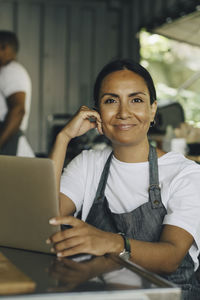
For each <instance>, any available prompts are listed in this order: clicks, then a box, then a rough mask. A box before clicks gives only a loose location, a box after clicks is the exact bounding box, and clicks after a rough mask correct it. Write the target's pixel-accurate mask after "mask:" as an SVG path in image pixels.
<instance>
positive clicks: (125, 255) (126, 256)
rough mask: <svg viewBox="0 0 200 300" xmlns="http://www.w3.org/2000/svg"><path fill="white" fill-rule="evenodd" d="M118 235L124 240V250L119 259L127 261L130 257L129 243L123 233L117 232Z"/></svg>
mask: <svg viewBox="0 0 200 300" xmlns="http://www.w3.org/2000/svg"><path fill="white" fill-rule="evenodd" d="M119 234H120V235H121V236H122V237H123V239H124V250H123V251H122V252H120V253H119V257H120V258H122V259H124V260H128V259H129V258H130V256H131V246H130V241H129V239H128V238H127V237H126V236H125V234H124V233H123V232H119Z"/></svg>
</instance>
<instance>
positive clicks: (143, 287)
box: [0, 247, 181, 300]
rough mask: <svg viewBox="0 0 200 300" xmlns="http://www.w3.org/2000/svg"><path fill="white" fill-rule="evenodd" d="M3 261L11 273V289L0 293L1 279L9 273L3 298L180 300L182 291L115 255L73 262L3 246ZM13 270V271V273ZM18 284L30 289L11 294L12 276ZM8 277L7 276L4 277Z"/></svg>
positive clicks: (0, 250)
mask: <svg viewBox="0 0 200 300" xmlns="http://www.w3.org/2000/svg"><path fill="white" fill-rule="evenodd" d="M0 254H1V255H2V256H0V258H1V257H2V260H3V259H4V263H5V260H7V263H8V265H9V266H10V267H13V268H10V271H8V273H9V272H11V277H10V278H11V281H12V280H13V282H11V283H10V287H9V286H8V288H7V289H6V291H5V289H4V292H2V293H1V278H2V279H3V278H4V283H5V282H6V280H5V278H9V274H7V275H8V276H7V275H6V272H5V270H4V272H2V271H1V259H0V298H2V297H3V299H7V300H8V299H9V300H17V299H30V300H31V299H43V300H45V299H55V300H56V299H73V300H76V299H81V300H83V299H87V300H89V299H104V300H107V299H108V300H109V299H113V300H114V299H115V300H117V299H118V300H125V299H132V300H134V299H137V300H147V299H149V300H151V299H155V296H158V295H159V299H160V300H170V299H171V300H179V299H180V295H181V291H180V289H179V288H178V287H177V286H175V285H173V284H171V283H169V282H168V281H166V280H164V279H162V278H161V277H160V276H158V275H156V274H154V273H151V272H148V271H146V270H145V269H143V268H141V267H139V266H137V265H135V264H133V263H132V262H126V261H123V260H121V259H120V258H118V257H117V256H115V255H109V256H100V257H92V256H89V255H84V256H83V255H82V256H77V257H74V258H73V259H72V258H70V259H63V258H62V259H58V258H56V256H55V255H51V254H44V253H38V252H32V251H26V250H20V249H13V248H7V247H0ZM13 270H14V271H13ZM17 272H19V274H20V275H19V278H20V279H18V285H19V283H20V282H21V283H22V281H23V280H25V281H26V283H27V282H28V284H29V285H30V287H31V288H30V290H28V291H27V290H24V292H23V291H19V292H16V291H14V292H13V291H12V287H13V286H14V279H13V276H14V275H13V274H14V273H15V274H18V273H17ZM5 276H7V277H5Z"/></svg>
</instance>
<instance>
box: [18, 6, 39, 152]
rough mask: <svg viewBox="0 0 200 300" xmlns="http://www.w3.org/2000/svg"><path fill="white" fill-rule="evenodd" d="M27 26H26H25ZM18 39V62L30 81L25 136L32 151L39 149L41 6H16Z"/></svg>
mask: <svg viewBox="0 0 200 300" xmlns="http://www.w3.org/2000/svg"><path fill="white" fill-rule="evenodd" d="M27 24H28V26H27ZM17 28H18V31H17V34H18V37H19V41H20V51H19V54H18V60H19V61H20V62H21V63H22V64H23V65H24V66H25V67H26V69H27V70H28V72H29V75H30V77H31V81H32V103H31V111H30V118H29V126H28V130H27V135H28V137H29V140H30V143H31V145H32V147H33V149H38V148H39V139H38V136H40V114H39V110H40V105H41V99H40V80H41V74H40V28H41V6H40V5H37V4H31V5H27V4H21V3H19V5H18V26H17Z"/></svg>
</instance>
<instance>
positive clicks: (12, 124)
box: [0, 108, 24, 147]
mask: <svg viewBox="0 0 200 300" xmlns="http://www.w3.org/2000/svg"><path fill="white" fill-rule="evenodd" d="M23 116H24V111H23V110H21V109H17V108H16V109H13V110H11V111H9V112H8V114H7V115H6V118H5V120H4V122H3V124H2V126H1V128H0V147H2V146H3V145H4V144H5V143H6V142H7V141H8V140H9V139H10V137H11V136H12V135H13V134H15V133H16V132H17V131H18V130H19V127H20V124H21V122H22V119H23Z"/></svg>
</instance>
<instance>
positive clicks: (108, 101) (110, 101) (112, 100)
mask: <svg viewBox="0 0 200 300" xmlns="http://www.w3.org/2000/svg"><path fill="white" fill-rule="evenodd" d="M115 102H116V100H115V99H113V98H108V99H106V100H105V101H104V103H105V104H109V103H115Z"/></svg>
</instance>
